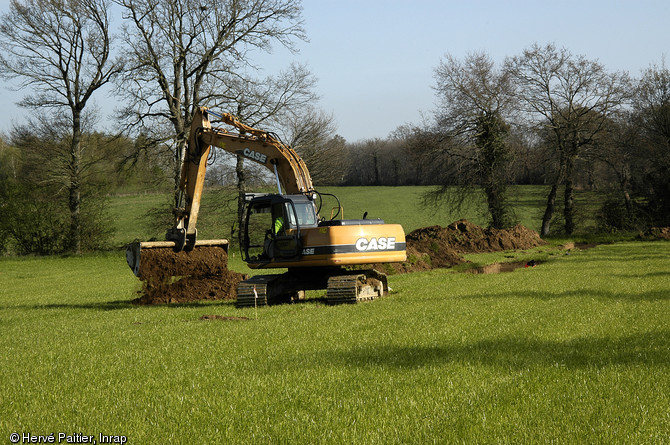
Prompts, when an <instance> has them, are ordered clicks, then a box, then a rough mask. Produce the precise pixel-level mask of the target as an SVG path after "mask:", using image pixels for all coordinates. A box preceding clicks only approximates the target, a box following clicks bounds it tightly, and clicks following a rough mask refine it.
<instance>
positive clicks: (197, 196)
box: [167, 107, 314, 250]
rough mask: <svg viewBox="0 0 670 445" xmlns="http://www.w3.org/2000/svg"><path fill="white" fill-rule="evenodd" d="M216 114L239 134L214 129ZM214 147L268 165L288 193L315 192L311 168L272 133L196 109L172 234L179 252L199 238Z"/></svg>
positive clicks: (171, 237)
mask: <svg viewBox="0 0 670 445" xmlns="http://www.w3.org/2000/svg"><path fill="white" fill-rule="evenodd" d="M210 115H212V116H214V117H216V118H218V119H219V120H221V121H222V122H223V123H225V124H227V125H229V126H231V127H234V128H235V129H237V131H238V132H239V133H230V132H228V131H227V130H225V129H222V128H213V127H212V125H211V122H210V119H209V116H210ZM212 146H214V147H219V148H221V149H223V150H226V151H228V152H230V153H234V154H238V155H241V156H243V157H244V158H246V159H250V160H252V161H254V162H256V163H258V164H261V165H263V166H265V167H266V168H267V169H269V170H270V171H272V172H273V173H274V174H275V176H276V177H277V181H278V183H279V184H281V187H282V188H283V189H284V191H285V193H288V194H299V193H302V194H309V193H310V192H312V191H313V190H314V188H313V185H312V179H311V177H310V174H309V171H308V170H307V166H306V165H305V163H304V162H303V160H302V159H301V158H300V156H299V155H298V153H296V152H295V150H293V149H292V148H291V147H289V146H287V145H285V144H283V143H282V142H281V141H280V140H279V138H277V137H276V136H274V135H272V134H271V133H268V132H265V131H262V130H258V129H255V128H253V127H250V126H248V125H245V124H243V123H241V122H240V121H238V120H237V119H236V118H235V117H234V116H233V115H231V114H228V113H222V114H218V113H214V112H212V111H210V110H208V109H207V108H205V107H200V108H198V109H196V111H195V113H194V115H193V121H192V124H191V132H190V137H189V140H188V144H187V147H186V153H185V156H184V163H183V165H182V171H181V183H180V190H181V192H182V197H183V199H182V205H183V207H180V208H178V209H176V210H175V225H174V227H173V228H171V229H170V230H169V231H168V234H167V239H168V241H174V242H175V250H182V249H186V250H190V249H192V247H193V245H194V244H195V239H196V236H197V230H196V223H197V220H198V212H199V209H200V200H201V198H202V190H203V187H204V184H205V172H206V170H207V158H208V157H209V154H210V152H211V149H212Z"/></svg>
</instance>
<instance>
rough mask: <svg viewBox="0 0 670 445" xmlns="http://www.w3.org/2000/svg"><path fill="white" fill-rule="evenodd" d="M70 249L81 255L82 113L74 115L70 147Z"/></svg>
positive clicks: (75, 112)
mask: <svg viewBox="0 0 670 445" xmlns="http://www.w3.org/2000/svg"><path fill="white" fill-rule="evenodd" d="M68 192H69V198H68V207H69V209H70V237H69V242H70V249H71V250H72V252H74V253H76V254H80V253H81V113H80V112H79V111H77V110H75V111H73V113H72V143H71V145H70V184H69V190H68Z"/></svg>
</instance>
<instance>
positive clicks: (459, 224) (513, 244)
mask: <svg viewBox="0 0 670 445" xmlns="http://www.w3.org/2000/svg"><path fill="white" fill-rule="evenodd" d="M406 241H407V247H406V250H407V261H406V262H404V263H396V264H389V265H381V264H380V265H376V266H377V268H378V269H379V270H386V271H388V272H394V273H407V272H416V271H422V270H430V269H434V268H445V267H453V266H456V265H458V264H461V263H464V262H466V260H465V258H463V255H464V254H466V253H482V252H498V251H503V250H524V249H530V248H533V247H537V246H541V245H543V244H546V242H545V241H543V240H542V239H541V238H540V235H539V234H538V233H537V232H535V231H534V230H531V229H528V228H526V227H524V226H522V225H517V226H514V227H512V228H510V229H504V230H500V229H492V228H482V227H479V226H478V225H476V224H473V223H471V222H469V221H468V220H465V219H461V220H459V221H456V222H453V223H451V224H449V225H448V226H447V227H442V226H430V227H424V228H421V229H417V230H415V231H413V232H411V233H409V234H407V236H406ZM389 269H390V270H389Z"/></svg>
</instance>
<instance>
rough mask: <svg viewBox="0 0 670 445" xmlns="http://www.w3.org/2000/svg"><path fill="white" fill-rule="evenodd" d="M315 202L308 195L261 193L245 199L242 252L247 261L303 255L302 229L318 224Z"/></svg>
mask: <svg viewBox="0 0 670 445" xmlns="http://www.w3.org/2000/svg"><path fill="white" fill-rule="evenodd" d="M317 223H318V220H317V215H316V209H315V207H314V203H313V201H312V200H310V199H309V198H308V197H307V196H305V195H261V196H255V197H253V198H252V199H250V200H249V201H247V203H246V218H245V226H244V237H243V241H242V246H241V247H242V256H243V257H244V259H245V261H247V262H262V261H271V260H273V259H278V260H281V259H283V260H288V259H293V258H297V257H299V256H300V253H301V249H302V243H301V238H300V231H301V229H303V228H305V227H316V226H317Z"/></svg>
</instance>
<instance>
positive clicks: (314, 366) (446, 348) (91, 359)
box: [0, 215, 670, 444]
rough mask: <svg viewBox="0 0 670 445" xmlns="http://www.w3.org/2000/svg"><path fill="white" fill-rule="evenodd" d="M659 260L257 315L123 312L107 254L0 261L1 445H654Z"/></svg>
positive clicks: (418, 281) (638, 252)
mask: <svg viewBox="0 0 670 445" xmlns="http://www.w3.org/2000/svg"><path fill="white" fill-rule="evenodd" d="M382 216H384V217H386V215H382ZM421 224H423V223H421ZM408 228H409V227H408ZM669 264H670V243H668V242H639V243H633V242H628V243H619V244H613V245H601V246H598V247H596V248H594V249H590V250H585V251H573V252H571V254H570V255H564V254H562V255H555V256H553V257H551V258H549V261H547V262H545V263H542V264H540V265H539V266H536V267H535V268H521V269H518V270H516V271H514V272H511V273H505V274H498V275H473V274H464V273H454V272H451V271H447V270H434V271H431V272H425V273H417V274H408V275H396V276H392V277H391V278H390V284H391V287H392V288H393V289H394V293H393V294H392V295H390V296H388V297H386V298H383V299H381V300H377V301H373V302H369V303H363V304H358V305H351V306H350V305H347V306H333V307H330V306H324V305H322V304H321V303H318V302H307V303H303V304H295V305H283V306H275V307H269V308H261V309H259V310H258V312H257V313H256V312H255V311H254V309H244V310H239V309H236V308H235V307H234V306H233V305H232V304H231V303H227V302H209V303H201V304H188V305H178V306H158V307H156V306H154V307H134V306H132V305H130V304H129V303H128V301H129V300H130V299H131V298H133V297H134V296H135V292H136V290H137V289H138V286H139V285H138V282H137V280H136V278H135V277H134V276H133V275H132V274H131V273H130V272H129V270H128V268H127V266H126V264H125V261H124V259H123V256H122V255H120V254H119V253H118V252H110V253H104V254H96V255H84V256H81V257H67V258H57V257H53V258H34V257H27V258H18V259H17V258H1V259H0V329H1V332H2V335H1V336H0V438H2V440H4V441H5V442H8V440H7V438H8V437H9V435H10V434H11V433H19V434H32V435H34V436H37V435H48V434H50V433H52V432H53V433H54V434H56V435H57V434H58V433H59V432H63V433H66V434H68V435H70V434H74V433H81V434H85V435H94V436H95V438H96V439H97V438H98V434H99V433H103V434H115V435H125V436H127V438H128V443H184V444H187V443H188V444H192V443H250V444H251V443H254V444H256V443H268V444H269V443H273V444H274V443H305V444H308V443H309V444H313V443H319V444H322V443H324V444H342V443H353V444H370V443H384V444H386V443H403V444H404V443H417V444H424V443H565V444H573V443H589V444H590V443H608V444H609V443H622V444H624V443H625V444H629V443H635V444H639V443H670V328H669V326H668V320H670V269H668V265H669ZM213 314H216V315H219V316H222V317H231V319H230V320H229V321H222V320H210V321H203V320H201V317H202V316H204V315H213Z"/></svg>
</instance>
